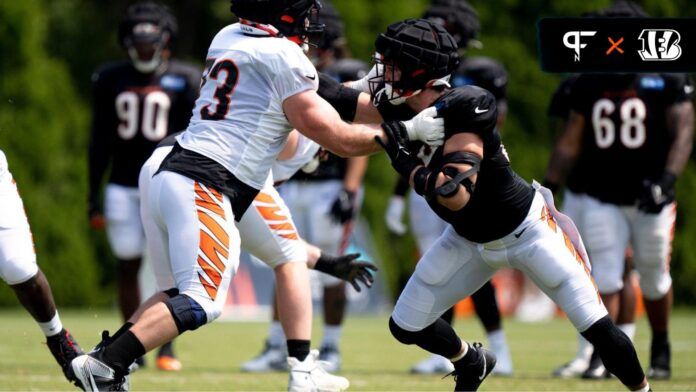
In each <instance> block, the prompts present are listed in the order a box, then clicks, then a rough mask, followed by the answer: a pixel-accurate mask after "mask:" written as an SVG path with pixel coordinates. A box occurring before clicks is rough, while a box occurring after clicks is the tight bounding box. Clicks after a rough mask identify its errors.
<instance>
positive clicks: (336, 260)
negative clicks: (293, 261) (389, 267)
mask: <svg viewBox="0 0 696 392" xmlns="http://www.w3.org/2000/svg"><path fill="white" fill-rule="evenodd" d="M359 257H360V253H352V254H349V255H344V256H330V255H326V254H324V253H322V255H321V257H319V260H318V261H317V264H316V265H315V266H314V269H316V270H317V271H321V272H324V273H327V274H329V275H331V276H334V277H336V278H338V279H341V280H345V281H346V282H348V283H350V284H351V285H352V286H353V288H354V289H355V290H356V291H360V290H361V288H360V285H359V284H358V283H359V282H362V284H363V285H365V287H367V288H370V287H372V283H374V281H375V279H374V277H373V276H372V272H373V271H377V270H378V268H377V266H375V265H374V264H372V263H370V262H367V261H364V260H357V259H358V258H359Z"/></svg>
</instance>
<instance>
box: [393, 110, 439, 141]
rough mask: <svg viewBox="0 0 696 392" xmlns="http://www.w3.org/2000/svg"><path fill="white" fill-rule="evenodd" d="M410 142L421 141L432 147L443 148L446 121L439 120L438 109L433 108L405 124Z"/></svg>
mask: <svg viewBox="0 0 696 392" xmlns="http://www.w3.org/2000/svg"><path fill="white" fill-rule="evenodd" d="M403 124H404V126H405V127H406V133H407V134H408V138H409V139H410V140H420V141H422V142H423V143H426V144H428V145H430V146H441V145H442V143H444V140H445V119H444V118H437V109H436V108H435V107H434V106H431V107H429V108H427V109H425V110H423V111H422V112H420V113H418V114H417V115H416V116H415V117H413V118H412V119H410V120H407V121H404V122H403Z"/></svg>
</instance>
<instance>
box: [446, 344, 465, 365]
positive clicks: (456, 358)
mask: <svg viewBox="0 0 696 392" xmlns="http://www.w3.org/2000/svg"><path fill="white" fill-rule="evenodd" d="M468 351H469V343H467V342H464V341H462V353H461V354H459V355H457V356H456V357H452V358H450V359H449V360H450V361H452V363H454V362H457V361H458V360H460V359H462V358H464V356H465V355H466V353H467V352H468Z"/></svg>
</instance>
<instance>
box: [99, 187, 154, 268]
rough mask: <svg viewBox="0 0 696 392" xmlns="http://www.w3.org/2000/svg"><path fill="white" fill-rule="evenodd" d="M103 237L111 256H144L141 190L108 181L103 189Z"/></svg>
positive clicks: (135, 257)
mask: <svg viewBox="0 0 696 392" xmlns="http://www.w3.org/2000/svg"><path fill="white" fill-rule="evenodd" d="M104 217H105V218H106V236H107V238H108V239H109V245H111V250H112V251H113V252H114V255H115V256H116V258H117V259H119V260H132V259H137V258H140V257H142V256H143V251H144V250H145V233H144V232H143V225H142V223H141V221H140V193H139V192H138V188H131V187H126V186H122V185H117V184H107V185H106V190H105V192H104Z"/></svg>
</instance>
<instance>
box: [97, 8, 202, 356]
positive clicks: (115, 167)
mask: <svg viewBox="0 0 696 392" xmlns="http://www.w3.org/2000/svg"><path fill="white" fill-rule="evenodd" d="M177 30H178V27H177V22H176V19H175V18H174V16H173V15H172V13H171V12H170V11H169V9H168V8H166V7H165V6H163V5H160V4H157V3H153V2H140V3H136V4H133V5H131V6H130V7H128V9H127V11H126V14H125V16H124V17H123V19H122V20H121V23H120V24H119V28H118V40H119V43H120V44H121V46H122V47H123V49H124V50H125V51H126V52H127V53H128V56H129V57H130V61H119V62H115V63H109V64H106V65H104V66H102V67H101V68H100V69H99V70H98V71H97V72H95V74H94V76H93V94H94V104H93V114H92V116H93V118H92V135H91V138H92V139H91V143H90V147H89V179H90V180H89V217H90V225H91V226H92V228H94V229H101V228H103V226H104V217H103V215H102V209H101V203H100V202H99V193H100V189H101V186H102V181H103V179H104V176H105V174H106V172H107V169H109V168H110V175H109V179H108V183H107V185H106V188H105V191H104V212H105V213H104V216H105V217H106V234H107V238H108V240H109V244H110V246H111V249H112V251H113V253H114V255H115V256H116V258H117V259H118V265H117V284H118V303H119V308H120V311H121V315H122V316H123V319H124V320H127V319H128V318H129V317H130V316H131V315H132V314H133V312H134V311H135V310H136V309H137V308H138V306H139V305H140V301H141V298H140V289H139V287H138V272H139V270H140V265H141V262H142V257H143V251H144V249H145V236H144V233H143V228H142V223H141V220H140V207H139V206H140V200H139V196H138V173H139V171H140V167H141V166H142V164H143V163H144V162H145V161H146V160H147V158H148V157H149V156H150V154H151V153H152V151H153V150H154V149H155V147H156V146H157V143H158V142H159V141H160V140H162V139H163V138H164V137H166V136H167V135H168V134H169V133H173V132H176V131H180V130H182V129H185V128H186V126H187V125H188V122H189V118H190V117H191V110H192V109H193V106H194V104H195V100H196V97H197V96H198V88H199V84H200V75H201V72H200V70H199V69H198V68H196V67H194V66H192V65H189V64H186V63H182V62H179V61H176V60H173V59H171V49H170V47H171V42H172V40H173V39H174V37H175V35H176V33H177ZM140 365H142V359H141V360H140ZM157 367H158V368H160V369H162V370H179V369H180V368H181V364H180V363H179V361H178V360H176V358H175V357H174V353H173V351H172V347H171V343H167V344H166V345H164V346H162V348H161V349H160V351H159V353H158V358H157Z"/></svg>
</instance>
